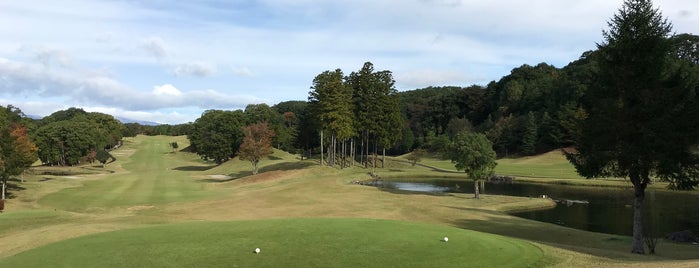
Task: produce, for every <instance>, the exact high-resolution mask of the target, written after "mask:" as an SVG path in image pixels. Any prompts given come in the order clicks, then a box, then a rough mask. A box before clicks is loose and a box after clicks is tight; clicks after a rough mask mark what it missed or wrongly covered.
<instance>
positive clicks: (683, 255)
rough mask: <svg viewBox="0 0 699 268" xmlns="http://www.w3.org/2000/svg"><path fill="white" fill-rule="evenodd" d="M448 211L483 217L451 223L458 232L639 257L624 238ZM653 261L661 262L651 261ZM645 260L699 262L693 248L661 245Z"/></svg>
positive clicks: (487, 213) (491, 213) (624, 258)
mask: <svg viewBox="0 0 699 268" xmlns="http://www.w3.org/2000/svg"><path fill="white" fill-rule="evenodd" d="M452 208H454V209H460V210H463V211H465V212H468V211H478V212H480V213H482V214H484V215H485V216H484V217H482V218H480V219H461V220H456V221H454V222H453V224H454V225H455V226H457V227H460V228H464V229H469V230H474V231H479V232H485V233H491V234H498V235H503V236H508V237H515V238H520V239H525V240H529V241H535V242H539V243H543V244H547V245H550V246H554V247H559V248H563V249H567V250H571V251H575V252H579V253H583V254H590V255H594V256H598V257H605V258H610V259H615V260H619V261H627V260H635V259H638V257H639V256H638V255H636V254H632V253H630V250H631V238H630V237H627V236H620V235H612V234H603V233H594V232H587V231H581V230H577V229H573V228H568V227H563V226H559V225H555V224H550V223H542V222H537V221H533V220H527V219H522V218H517V217H509V216H506V215H502V214H500V213H499V212H494V211H488V210H480V209H470V208H458V207H452ZM656 257H660V258H661V259H655V258H656ZM648 258H649V259H647V261H651V260H652V259H650V258H653V259H655V260H662V259H665V260H666V259H673V260H690V259H697V258H699V252H698V251H697V250H696V246H692V245H682V244H676V243H671V242H665V243H661V244H660V245H659V246H658V248H657V249H656V255H655V256H652V257H651V256H648Z"/></svg>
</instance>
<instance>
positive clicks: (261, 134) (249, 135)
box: [238, 122, 274, 175]
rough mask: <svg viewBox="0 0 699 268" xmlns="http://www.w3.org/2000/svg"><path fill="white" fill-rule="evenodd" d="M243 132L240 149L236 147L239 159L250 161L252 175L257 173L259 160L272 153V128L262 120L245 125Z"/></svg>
mask: <svg viewBox="0 0 699 268" xmlns="http://www.w3.org/2000/svg"><path fill="white" fill-rule="evenodd" d="M243 133H245V137H244V138H243V143H242V144H241V145H240V149H238V157H240V159H241V160H247V161H250V163H251V164H252V174H253V175H254V174H257V170H258V164H259V163H260V160H262V158H264V157H267V156H268V155H270V154H272V138H274V130H272V129H270V128H269V125H268V124H267V122H263V123H255V124H252V125H248V126H246V127H245V128H244V129H243Z"/></svg>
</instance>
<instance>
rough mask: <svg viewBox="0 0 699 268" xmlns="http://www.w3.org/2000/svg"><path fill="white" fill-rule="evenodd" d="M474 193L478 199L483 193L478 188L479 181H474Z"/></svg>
mask: <svg viewBox="0 0 699 268" xmlns="http://www.w3.org/2000/svg"><path fill="white" fill-rule="evenodd" d="M473 194H474V198H476V199H480V198H481V193H480V191H479V189H478V181H473Z"/></svg>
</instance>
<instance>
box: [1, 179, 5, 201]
mask: <svg viewBox="0 0 699 268" xmlns="http://www.w3.org/2000/svg"><path fill="white" fill-rule="evenodd" d="M0 200H5V181H4V180H3V181H2V198H0Z"/></svg>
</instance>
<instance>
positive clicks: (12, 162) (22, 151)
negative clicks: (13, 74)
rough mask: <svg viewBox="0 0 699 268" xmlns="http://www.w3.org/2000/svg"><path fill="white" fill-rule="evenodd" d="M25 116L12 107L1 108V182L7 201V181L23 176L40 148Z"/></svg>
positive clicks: (3, 197) (3, 196)
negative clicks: (29, 130)
mask: <svg viewBox="0 0 699 268" xmlns="http://www.w3.org/2000/svg"><path fill="white" fill-rule="evenodd" d="M25 118H26V117H25V116H24V114H23V113H22V111H21V110H19V109H17V108H16V107H14V106H12V105H8V106H7V107H0V182H1V183H2V192H1V193H0V194H1V195H2V197H1V199H2V200H4V199H5V190H6V185H7V180H8V179H9V178H10V176H17V175H20V174H22V172H24V170H26V169H27V168H29V166H30V165H31V164H32V163H34V161H36V159H37V155H36V152H37V150H38V148H37V147H36V145H35V144H34V143H33V142H32V141H31V139H30V137H29V134H28V129H27V126H26V125H25V123H26V120H25Z"/></svg>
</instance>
